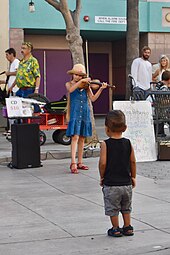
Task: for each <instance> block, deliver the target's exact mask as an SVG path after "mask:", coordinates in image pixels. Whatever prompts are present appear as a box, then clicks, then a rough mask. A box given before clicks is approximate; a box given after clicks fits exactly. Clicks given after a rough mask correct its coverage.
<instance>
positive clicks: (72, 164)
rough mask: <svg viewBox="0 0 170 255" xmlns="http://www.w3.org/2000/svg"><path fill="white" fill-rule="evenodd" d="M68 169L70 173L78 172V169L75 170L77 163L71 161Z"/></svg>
mask: <svg viewBox="0 0 170 255" xmlns="http://www.w3.org/2000/svg"><path fill="white" fill-rule="evenodd" d="M73 166H75V167H73ZM70 170H71V173H72V174H78V173H79V172H78V170H77V165H76V163H71V165H70Z"/></svg>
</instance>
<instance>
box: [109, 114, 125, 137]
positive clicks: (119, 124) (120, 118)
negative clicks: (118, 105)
mask: <svg viewBox="0 0 170 255" xmlns="http://www.w3.org/2000/svg"><path fill="white" fill-rule="evenodd" d="M105 126H106V127H108V128H109V129H110V131H111V132H124V131H125V130H126V118H125V115H124V113H123V112H122V111H121V110H113V111H110V112H108V114H107V115H106V118H105Z"/></svg>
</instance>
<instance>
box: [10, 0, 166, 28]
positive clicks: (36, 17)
mask: <svg viewBox="0 0 170 255" xmlns="http://www.w3.org/2000/svg"><path fill="white" fill-rule="evenodd" d="M68 2H69V7H70V9H72V10H74V8H75V2H76V1H75V0H68ZM9 3H10V28H25V29H27V28H29V29H49V30H64V29H65V23H64V20H63V17H62V15H61V14H60V13H59V12H58V11H56V10H55V9H54V8H53V7H52V6H50V5H49V4H47V3H46V2H45V0H34V3H35V7H36V11H35V12H34V13H30V12H29V11H28V3H29V0H22V1H21V0H9ZM162 7H170V3H168V2H163V1H162V2H146V1H142V0H141V1H139V29H140V32H155V31H157V32H170V27H162ZM84 15H88V16H89V17H90V20H89V22H84V20H83V16H84ZM95 16H114V17H125V16H126V0H114V1H111V0H105V1H103V0H82V10H81V18H80V25H81V30H91V31H126V25H123V24H97V23H95Z"/></svg>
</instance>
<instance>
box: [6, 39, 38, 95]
mask: <svg viewBox="0 0 170 255" xmlns="http://www.w3.org/2000/svg"><path fill="white" fill-rule="evenodd" d="M32 50H33V46H32V44H31V43H30V42H24V43H22V47H21V53H22V55H23V59H22V60H21V61H20V63H19V67H18V70H17V74H16V79H15V81H14V83H13V84H12V86H11V88H9V92H11V90H12V88H13V87H14V86H15V85H17V86H18V88H19V90H18V91H17V93H16V96H19V97H27V96H28V95H29V94H32V93H38V91H39V86H40V68H39V64H38V61H37V59H36V58H35V57H33V56H32Z"/></svg>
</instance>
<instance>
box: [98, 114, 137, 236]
mask: <svg viewBox="0 0 170 255" xmlns="http://www.w3.org/2000/svg"><path fill="white" fill-rule="evenodd" d="M126 128H127V126H126V121H125V115H124V113H123V112H122V111H120V110H113V111H110V112H109V113H108V114H107V116H106V119H105V131H106V134H107V136H108V137H109V138H108V139H107V140H105V141H103V142H102V144H101V150H100V159H99V172H100V185H101V186H102V187H103V195H104V204H105V214H106V215H108V216H110V220H111V223H112V228H111V229H109V230H108V235H109V236H113V237H121V236H122V235H125V236H132V235H134V232H133V227H132V226H131V216H130V214H131V203H132V188H134V187H135V186H136V160H135V154H134V150H133V147H132V145H131V142H130V140H129V139H127V138H123V137H122V133H123V132H124V131H125V130H126ZM119 212H121V213H122V216H123V221H124V226H123V228H122V229H121V228H120V227H119Z"/></svg>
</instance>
